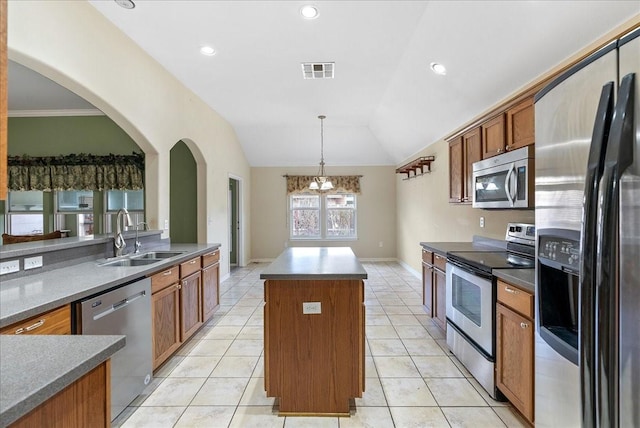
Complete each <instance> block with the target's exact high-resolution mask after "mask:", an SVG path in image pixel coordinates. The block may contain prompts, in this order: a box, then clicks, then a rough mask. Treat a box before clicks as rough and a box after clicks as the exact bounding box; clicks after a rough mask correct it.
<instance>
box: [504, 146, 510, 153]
mask: <svg viewBox="0 0 640 428" xmlns="http://www.w3.org/2000/svg"><path fill="white" fill-rule="evenodd" d="M504 149H505V150H506V151H507V152H508V151H509V150H511V146H510V145H508V144H507V147H505V148H504Z"/></svg>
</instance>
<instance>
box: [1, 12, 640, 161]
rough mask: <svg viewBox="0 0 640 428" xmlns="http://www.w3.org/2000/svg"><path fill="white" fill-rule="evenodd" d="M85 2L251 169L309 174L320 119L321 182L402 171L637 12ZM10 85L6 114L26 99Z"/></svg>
mask: <svg viewBox="0 0 640 428" xmlns="http://www.w3.org/2000/svg"><path fill="white" fill-rule="evenodd" d="M89 1H90V3H91V4H92V5H93V6H94V7H95V8H96V9H97V10H98V11H100V12H101V13H102V14H104V15H105V17H107V19H109V20H111V21H112V22H113V23H114V24H115V25H116V26H118V27H119V28H120V29H121V30H122V31H123V32H125V33H126V34H127V35H128V36H129V37H131V39H133V40H134V41H135V42H136V43H137V44H138V45H140V46H141V47H142V48H143V49H144V50H145V51H147V52H148V53H149V54H150V55H151V56H152V57H153V58H155V59H156V60H157V61H158V62H159V63H161V64H162V65H163V66H164V67H165V68H166V69H167V70H169V72H171V73H172V74H174V75H175V76H176V77H177V78H178V79H179V80H180V81H182V82H183V83H184V84H185V86H187V87H188V88H190V89H191V90H193V91H194V92H195V93H196V94H198V95H199V96H200V97H201V98H202V99H203V100H204V101H205V102H206V103H208V104H209V105H210V106H211V107H212V108H213V109H215V110H216V111H217V112H219V113H220V114H221V115H222V116H223V117H225V118H226V119H227V120H228V121H229V122H230V123H231V124H232V126H233V127H234V129H235V130H236V133H237V135H238V138H239V140H240V143H241V144H242V146H243V148H244V151H245V154H246V156H247V159H248V161H249V163H250V164H251V165H252V166H298V165H300V166H303V165H317V164H318V162H319V157H320V147H319V146H320V121H319V120H318V119H317V116H318V115H320V114H325V115H326V116H327V119H326V120H325V140H324V141H325V160H326V162H327V165H328V170H329V173H330V168H331V165H395V164H398V163H400V162H402V161H403V160H405V159H407V158H408V157H410V156H412V155H413V154H415V153H416V152H418V151H419V150H421V149H423V148H424V147H426V146H428V145H429V144H431V143H433V142H435V141H437V140H439V139H440V138H442V137H443V136H444V135H445V134H447V133H448V132H451V131H452V130H454V129H455V128H457V127H459V126H460V125H462V124H463V123H465V122H466V121H469V120H471V119H472V118H473V117H475V116H477V115H479V114H480V113H481V112H482V111H485V110H486V109H488V108H489V107H491V106H492V105H494V104H496V103H497V102H498V101H500V100H503V99H504V98H506V97H508V96H509V95H511V94H513V93H514V92H515V91H517V90H518V89H520V88H522V87H523V86H524V85H526V84H527V83H529V82H530V81H532V80H534V79H535V78H536V77H538V76H539V75H541V74H542V73H544V72H546V71H548V70H549V69H551V68H553V67H554V66H556V65H557V64H559V63H560V62H562V61H563V60H564V59H566V58H567V57H569V56H571V55H573V54H575V53H576V52H578V51H579V50H581V49H582V48H584V47H585V46H587V45H588V44H590V43H591V42H593V41H595V40H596V39H598V38H599V37H601V36H602V35H603V34H605V33H606V32H608V31H609V30H611V29H612V28H614V27H615V26H617V25H619V24H620V23H622V22H624V21H627V20H628V19H630V18H631V17H633V16H634V15H635V14H638V13H640V2H638V1H572V2H567V1H361V0H356V1H347V0H342V1H313V2H312V3H313V4H314V5H316V6H317V7H318V9H319V11H320V16H319V17H318V18H317V19H315V20H304V19H302V17H301V16H300V13H299V11H300V7H301V6H302V5H304V4H307V3H308V2H304V1H295V0H289V1H222V0H217V1H204V0H197V1H188V0H177V1H172V0H163V1H159V0H134V1H135V2H136V7H135V9H132V10H127V9H124V8H121V7H120V6H118V5H117V4H116V3H115V2H113V1H107V0H89ZM204 44H210V45H213V46H214V47H215V49H216V51H217V54H216V55H215V56H212V57H206V56H203V55H201V54H200V53H199V48H200V47H201V46H202V45H204ZM434 61H435V62H441V63H443V64H444V65H446V67H447V75H446V76H438V75H435V74H433V73H432V72H431V71H430V70H429V64H430V63H431V62H434ZM302 62H335V64H336V66H335V79H331V80H304V79H303V78H302V71H301V66H300V64H301V63H302ZM13 74H14V73H12V71H11V69H10V74H9V86H10V100H9V103H10V104H9V107H10V109H12V103H19V102H21V103H24V102H25V101H24V100H20V97H18V96H17V95H16V96H15V97H14V99H13V100H12V98H11V97H12V96H13V94H12V92H11V87H12V86H13V85H14V75H13ZM34 97H35V96H34ZM47 99H48V101H52V99H55V96H53V95H52V96H51V97H47ZM31 101H32V102H34V103H35V98H32V99H31ZM21 106H22V107H23V108H20V109H28V104H21ZM41 108H42V107H35V104H34V108H33V109H41ZM58 108H62V107H58ZM73 108H78V107H73Z"/></svg>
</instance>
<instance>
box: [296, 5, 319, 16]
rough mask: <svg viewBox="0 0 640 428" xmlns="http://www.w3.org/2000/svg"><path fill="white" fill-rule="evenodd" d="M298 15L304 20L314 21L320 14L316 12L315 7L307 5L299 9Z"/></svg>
mask: <svg viewBox="0 0 640 428" xmlns="http://www.w3.org/2000/svg"><path fill="white" fill-rule="evenodd" d="M300 14H301V15H302V17H303V18H304V19H316V18H317V17H318V15H319V14H320V12H318V8H317V7H315V6H312V5H310V4H308V5H306V6H302V8H300Z"/></svg>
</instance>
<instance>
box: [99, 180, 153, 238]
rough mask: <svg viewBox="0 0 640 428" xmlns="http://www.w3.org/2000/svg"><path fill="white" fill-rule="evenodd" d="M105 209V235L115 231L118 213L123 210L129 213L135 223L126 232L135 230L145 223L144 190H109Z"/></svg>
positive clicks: (126, 228)
mask: <svg viewBox="0 0 640 428" xmlns="http://www.w3.org/2000/svg"><path fill="white" fill-rule="evenodd" d="M105 207H106V211H107V215H106V219H105V228H104V229H105V233H110V232H113V231H114V230H115V223H116V213H117V212H118V210H119V209H121V208H125V209H126V210H127V211H128V212H129V217H131V221H132V222H133V223H132V224H131V225H130V226H129V227H125V230H134V229H135V228H136V227H138V225H140V223H142V222H143V221H144V190H107V191H106V197H105ZM141 226H142V225H141ZM141 230H143V228H141Z"/></svg>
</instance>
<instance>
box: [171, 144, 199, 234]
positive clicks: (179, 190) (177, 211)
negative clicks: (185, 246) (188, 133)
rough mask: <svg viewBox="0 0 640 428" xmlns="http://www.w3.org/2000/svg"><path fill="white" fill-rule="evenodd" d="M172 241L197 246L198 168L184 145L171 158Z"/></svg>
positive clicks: (175, 149) (172, 150)
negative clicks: (195, 244)
mask: <svg viewBox="0 0 640 428" xmlns="http://www.w3.org/2000/svg"><path fill="white" fill-rule="evenodd" d="M169 162H170V166H169V223H170V225H171V227H170V228H169V237H170V239H171V242H172V243H196V242H198V166H197V163H196V160H195V158H194V157H193V154H192V153H191V150H190V149H189V147H188V146H187V145H186V144H185V142H184V141H182V140H180V141H178V142H177V143H176V144H175V145H174V146H173V147H172V148H171V150H170V154H169Z"/></svg>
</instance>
